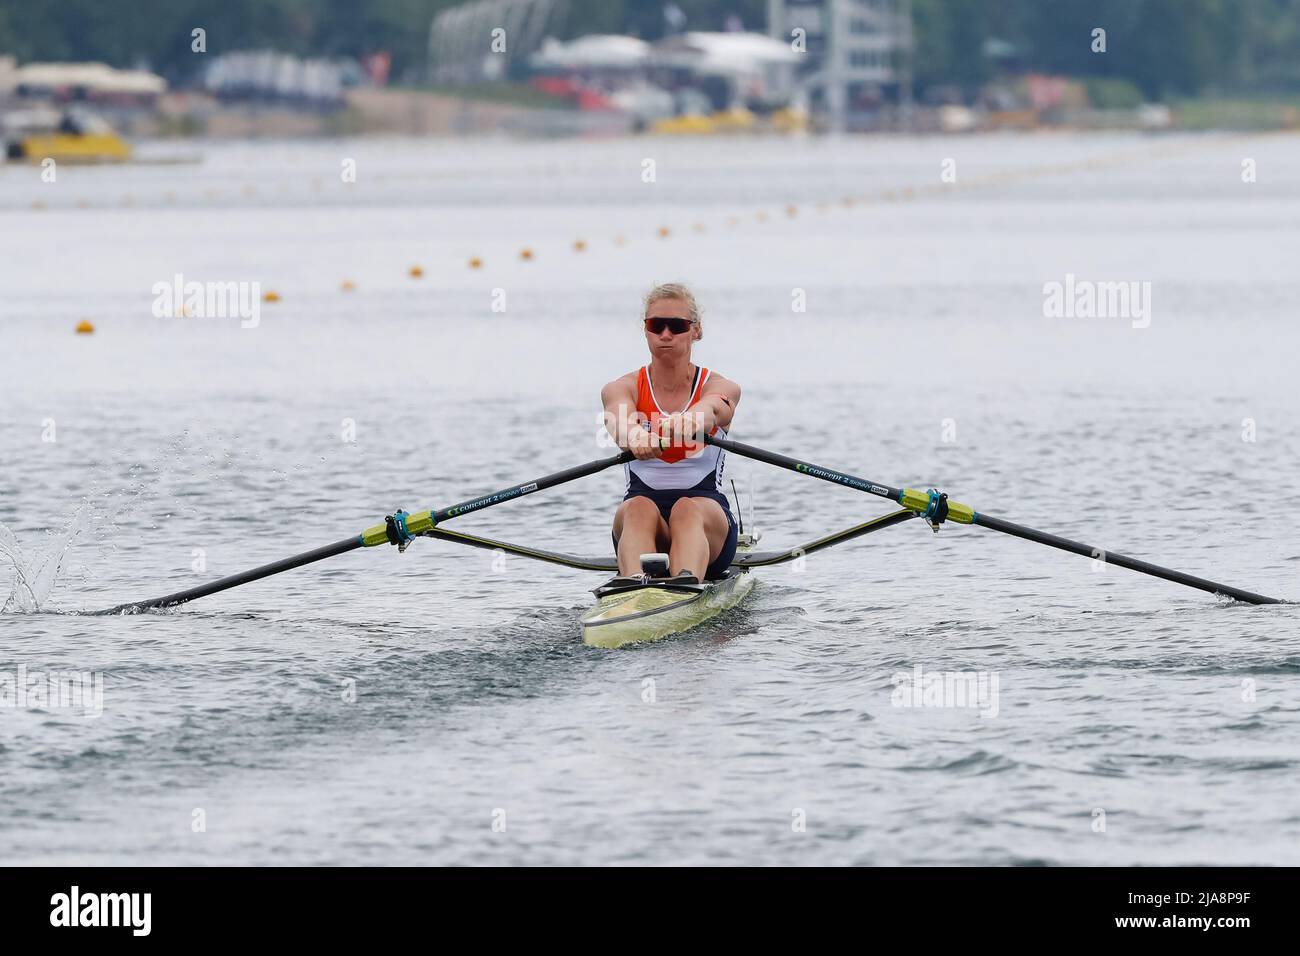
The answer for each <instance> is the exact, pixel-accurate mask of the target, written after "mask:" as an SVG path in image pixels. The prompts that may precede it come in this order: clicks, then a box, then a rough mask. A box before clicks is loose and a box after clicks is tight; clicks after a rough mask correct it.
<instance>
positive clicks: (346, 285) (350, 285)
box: [342, 279, 357, 292]
mask: <svg viewBox="0 0 1300 956" xmlns="http://www.w3.org/2000/svg"><path fill="white" fill-rule="evenodd" d="M356 287H357V284H356V283H355V282H353V281H352V280H351V279H344V280H343V285H342V289H343V291H344V292H352V291H354V290H355V289H356Z"/></svg>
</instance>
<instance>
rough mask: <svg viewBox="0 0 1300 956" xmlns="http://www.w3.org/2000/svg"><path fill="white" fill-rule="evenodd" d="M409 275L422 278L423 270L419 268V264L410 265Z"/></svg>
mask: <svg viewBox="0 0 1300 956" xmlns="http://www.w3.org/2000/svg"><path fill="white" fill-rule="evenodd" d="M409 275H410V276H411V278H412V279H423V278H424V270H423V269H421V268H420V267H419V266H411V268H410V271H409Z"/></svg>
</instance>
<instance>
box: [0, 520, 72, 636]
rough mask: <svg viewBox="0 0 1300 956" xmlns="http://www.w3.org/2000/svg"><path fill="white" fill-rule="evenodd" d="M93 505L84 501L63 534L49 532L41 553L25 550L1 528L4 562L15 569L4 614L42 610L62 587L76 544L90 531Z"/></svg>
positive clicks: (0, 555) (0, 549)
mask: <svg viewBox="0 0 1300 956" xmlns="http://www.w3.org/2000/svg"><path fill="white" fill-rule="evenodd" d="M89 522H90V502H88V501H83V502H82V503H81V504H80V505H79V506H78V508H77V510H76V511H74V512H73V513H72V516H71V518H69V519H68V522H67V524H66V525H65V526H64V528H63V529H62V530H56V531H50V532H47V536H46V540H45V542H44V543H43V544H42V546H41V547H39V548H37V549H28V550H24V548H23V546H22V545H20V544H19V543H18V538H17V537H16V536H15V535H14V533H13V532H12V531H10V530H9V529H8V528H6V527H5V526H4V525H0V559H4V560H7V561H8V562H9V564H11V565H12V570H13V577H12V579H11V580H10V582H9V591H8V594H7V595H6V597H5V599H4V603H3V604H0V614H31V613H34V612H36V611H39V610H41V607H42V605H43V604H44V603H45V602H46V600H47V599H48V598H49V596H50V593H51V592H52V591H53V590H54V586H55V584H57V583H58V579H59V572H60V571H62V570H63V562H64V559H65V558H66V557H67V555H68V552H69V551H70V550H71V549H72V544H73V542H74V541H75V540H76V539H77V537H78V535H80V534H81V533H82V532H83V531H85V530H86V529H87V528H88V527H89Z"/></svg>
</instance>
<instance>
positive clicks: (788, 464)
mask: <svg viewBox="0 0 1300 956" xmlns="http://www.w3.org/2000/svg"><path fill="white" fill-rule="evenodd" d="M704 440H705V442H707V443H708V444H711V445H717V446H718V447H719V448H721V449H723V450H724V451H730V452H735V453H736V454H737V455H741V456H743V457H745V458H753V459H754V460H756V461H762V462H766V463H767V464H769V465H776V466H777V467H778V468H787V469H789V470H790V471H796V472H798V473H799V474H801V475H810V476H811V477H813V478H820V479H822V480H823V481H830V482H833V483H835V484H837V485H844V486H846V487H848V488H856V489H857V490H858V491H864V492H866V493H867V494H872V495H878V496H880V497H881V498H889V499H891V500H893V501H903V499H904V493H905V489H900V488H891V487H889V486H888V485H882V484H879V483H877V482H874V481H868V480H866V479H865V478H856V477H854V476H853V475H849V474H845V473H844V472H840V471H836V470H835V469H833V468H825V467H823V466H821V465H813V464H809V463H808V462H806V461H800V460H798V459H797V458H790V457H788V456H786V455H779V454H777V453H776V452H771V451H766V450H764V449H762V448H755V447H754V446H753V445H745V444H742V443H741V442H737V441H732V440H731V439H729V438H714V437H712V436H709V437H706V438H705V439H704ZM907 494H908V495H910V494H911V493H910V492H907ZM951 507H953V508H963V509H966V510H965V515H966V518H967V520H969V523H971V524H977V525H980V526H981V527H984V528H988V529H989V530H991V531H1001V532H1002V533H1004V534H1009V535H1014V536H1015V537H1017V538H1024V539H1025V540H1027V541H1036V542H1038V543H1039V544H1045V545H1048V546H1049V547H1053V548H1060V549H1061V550H1062V551H1071V552H1073V553H1074V554H1081V555H1083V556H1084V557H1090V558H1097V559H1099V560H1102V561H1105V562H1106V563H1107V564H1114V565H1117V566H1119V567H1121V568H1128V569H1129V570H1130V571H1137V572H1139V573H1141V574H1149V575H1151V576H1153V577H1157V578H1163V579H1164V580H1166V581H1173V582H1174V583H1175V584H1184V585H1186V586H1187V587H1192V588H1199V589H1200V590H1202V591H1209V592H1210V593H1212V594H1223V595H1225V596H1227V597H1230V598H1233V599H1234V600H1237V601H1244V602H1246V603H1248V604H1282V603H1285V602H1283V601H1280V600H1279V599H1277V598H1271V597H1267V596H1265V595H1263V594H1256V593H1255V592H1253V591H1244V590H1242V589H1241V588H1235V587H1232V586H1231V585H1229V584H1219V583H1218V582H1217V581H1209V580H1206V579H1205V578H1198V577H1196V576H1195V575H1192V574H1184V573H1183V572H1182V571H1175V570H1173V569H1171V568H1164V567H1161V566H1160V565H1158V564H1151V563H1150V562H1149V561H1142V560H1139V559H1138V558H1130V557H1127V556H1126V555H1122V554H1115V553H1113V552H1109V551H1104V550H1102V549H1101V548H1094V547H1093V546H1091V545H1087V544H1083V543H1082V542H1079V541H1072V540H1070V539H1069V538H1062V537H1061V536H1059V535H1055V534H1049V533H1047V532H1045V531H1037V530H1035V529H1033V528H1027V527H1025V526H1024V525H1019V524H1016V523H1015V522H1013V521H1006V520H1005V519H1002V518H995V517H993V516H992V515H987V514H984V513H983V512H975V511H971V510H970V509H968V508H967V506H965V505H955V504H954V505H952V506H951Z"/></svg>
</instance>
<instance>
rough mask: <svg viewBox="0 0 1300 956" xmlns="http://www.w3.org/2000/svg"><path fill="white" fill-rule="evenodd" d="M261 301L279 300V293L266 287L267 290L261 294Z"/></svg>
mask: <svg viewBox="0 0 1300 956" xmlns="http://www.w3.org/2000/svg"><path fill="white" fill-rule="evenodd" d="M262 301H263V302H279V301H280V293H278V292H276V291H275V290H274V289H267V290H266V293H265V294H264V295H263V296H262Z"/></svg>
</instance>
